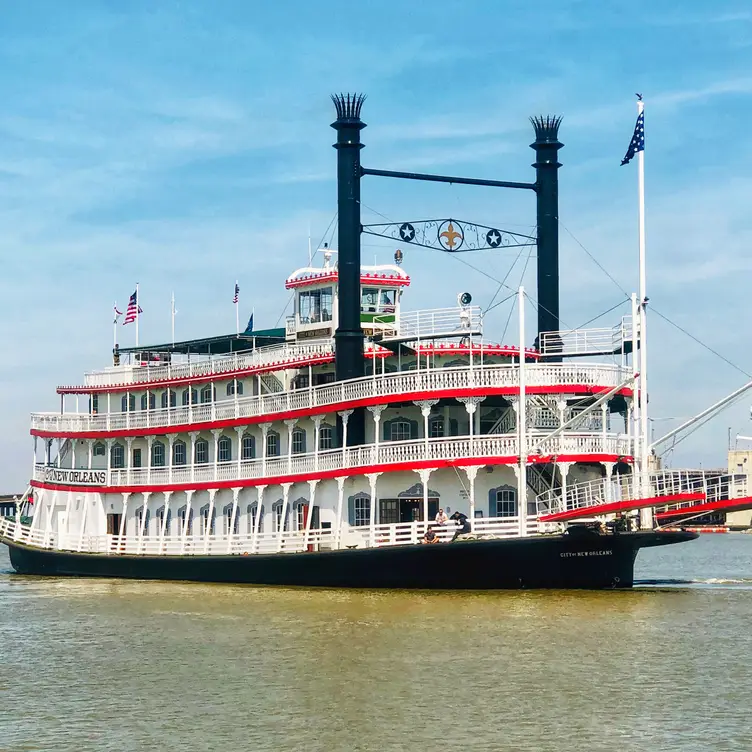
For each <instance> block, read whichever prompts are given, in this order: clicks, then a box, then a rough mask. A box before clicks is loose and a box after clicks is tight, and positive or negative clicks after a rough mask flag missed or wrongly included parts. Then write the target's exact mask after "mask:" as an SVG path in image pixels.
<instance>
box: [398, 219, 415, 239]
mask: <svg viewBox="0 0 752 752" xmlns="http://www.w3.org/2000/svg"><path fill="white" fill-rule="evenodd" d="M400 237H401V238H402V240H405V241H407V242H408V243H412V241H413V240H414V239H415V228H414V227H413V226H412V225H411V224H410V223H409V222H405V224H403V225H402V226H401V227H400Z"/></svg>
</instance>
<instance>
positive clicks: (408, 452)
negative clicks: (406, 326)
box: [35, 432, 630, 486]
mask: <svg viewBox="0 0 752 752" xmlns="http://www.w3.org/2000/svg"><path fill="white" fill-rule="evenodd" d="M546 435H547V434H546V433H545V432H540V433H536V432H531V433H530V434H528V448H529V449H533V448H535V447H538V453H539V454H541V455H543V456H548V455H557V454H583V455H586V454H610V455H617V456H627V454H628V452H629V446H630V442H629V439H628V438H627V437H626V436H606V437H604V436H603V435H602V434H598V433H587V434H582V433H577V434H560V435H559V436H557V437H554V438H553V439H545V436H546ZM518 456H519V452H518V439H517V437H516V436H514V435H507V436H505V435H501V434H492V435H483V436H475V437H473V438H470V437H469V436H462V437H454V438H441V439H418V440H414V441H389V442H384V443H379V444H378V445H377V444H366V445H364V446H358V447H347V448H345V449H331V450H327V451H325V452H312V453H308V454H296V455H292V456H291V457H270V458H267V459H263V458H262V459H255V460H243V461H239V462H237V461H236V462H223V463H217V464H216V465H214V464H206V465H204V464H201V465H194V466H193V467H192V468H191V467H190V466H177V467H172V468H169V467H160V468H155V467H152V468H137V469H123V470H111V471H110V479H109V482H108V484H107V485H109V486H132V485H133V486H139V485H171V484H180V483H210V482H211V481H228V480H254V479H261V478H280V477H284V476H289V475H301V474H305V475H307V474H314V475H315V474H316V473H319V472H327V471H331V470H341V469H348V468H364V469H365V468H368V467H371V466H374V465H400V464H408V465H410V464H413V463H415V462H429V463H430V462H437V463H441V462H442V461H444V460H447V459H450V460H463V459H473V458H477V457H488V458H501V457H508V458H514V457H518ZM45 470H46V468H44V467H43V466H37V468H36V470H35V478H36V480H43V476H44V473H45ZM40 476H41V477H40Z"/></svg>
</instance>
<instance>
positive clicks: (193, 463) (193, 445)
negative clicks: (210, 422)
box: [188, 431, 199, 482]
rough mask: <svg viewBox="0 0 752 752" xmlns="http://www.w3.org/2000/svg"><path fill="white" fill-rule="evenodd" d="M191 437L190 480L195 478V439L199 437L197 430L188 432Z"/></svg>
mask: <svg viewBox="0 0 752 752" xmlns="http://www.w3.org/2000/svg"><path fill="white" fill-rule="evenodd" d="M188 435H189V436H190V437H191V482H193V481H194V480H196V439H197V438H198V437H199V431H191V432H190V433H189V434H188Z"/></svg>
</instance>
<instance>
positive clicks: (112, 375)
mask: <svg viewBox="0 0 752 752" xmlns="http://www.w3.org/2000/svg"><path fill="white" fill-rule="evenodd" d="M330 355H332V356H333V355H334V345H333V344H331V343H328V342H321V343H317V344H312V345H287V344H283V345H269V346H268V347H260V348H258V349H257V350H253V351H252V352H247V353H236V354H234V355H222V356H218V357H214V358H210V359H203V360H195V361H193V362H191V363H178V364H172V363H170V364H167V365H162V364H160V365H151V364H146V365H143V366H133V365H125V366H113V367H111V368H107V369H105V370H102V371H90V372H89V373H86V374H85V376H84V383H85V385H86V386H114V385H116V384H129V383H132V384H134V385H137V384H140V385H144V386H146V385H148V384H149V383H152V382H157V381H165V380H167V379H182V378H194V377H200V376H213V375H216V374H223V373H232V372H234V371H243V370H249V369H253V368H263V367H265V366H271V365H276V364H281V363H295V362H296V361H305V360H309V359H310V358H312V357H319V356H330Z"/></svg>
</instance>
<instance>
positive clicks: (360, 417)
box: [332, 94, 366, 444]
mask: <svg viewBox="0 0 752 752" xmlns="http://www.w3.org/2000/svg"><path fill="white" fill-rule="evenodd" d="M332 101H333V102H334V106H335V107H336V108H337V119H336V120H335V121H334V122H333V123H332V128H334V129H335V130H336V131H337V143H336V144H334V148H335V149H336V150H337V212H338V224H339V236H338V243H339V247H338V249H337V250H338V254H339V258H338V268H339V291H338V303H337V305H338V309H337V310H338V324H337V330H336V331H335V333H334V349H335V375H336V379H337V380H338V381H342V380H343V379H357V378H359V377H361V376H364V375H365V362H364V359H363V330H362V328H361V325H360V233H361V225H360V178H361V167H360V150H361V149H362V148H363V144H362V143H361V142H360V132H361V131H362V130H363V128H365V127H366V124H365V123H364V122H363V121H362V120H361V119H360V110H361V108H362V106H363V102H364V101H365V95H364V94H334V95H332ZM347 428H348V437H347V438H348V440H347V443H348V444H362V443H363V442H364V441H365V435H364V430H365V415H364V414H363V410H362V409H361V410H356V411H355V413H354V414H353V415H352V416H351V417H350V420H349V422H348V427H347Z"/></svg>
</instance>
